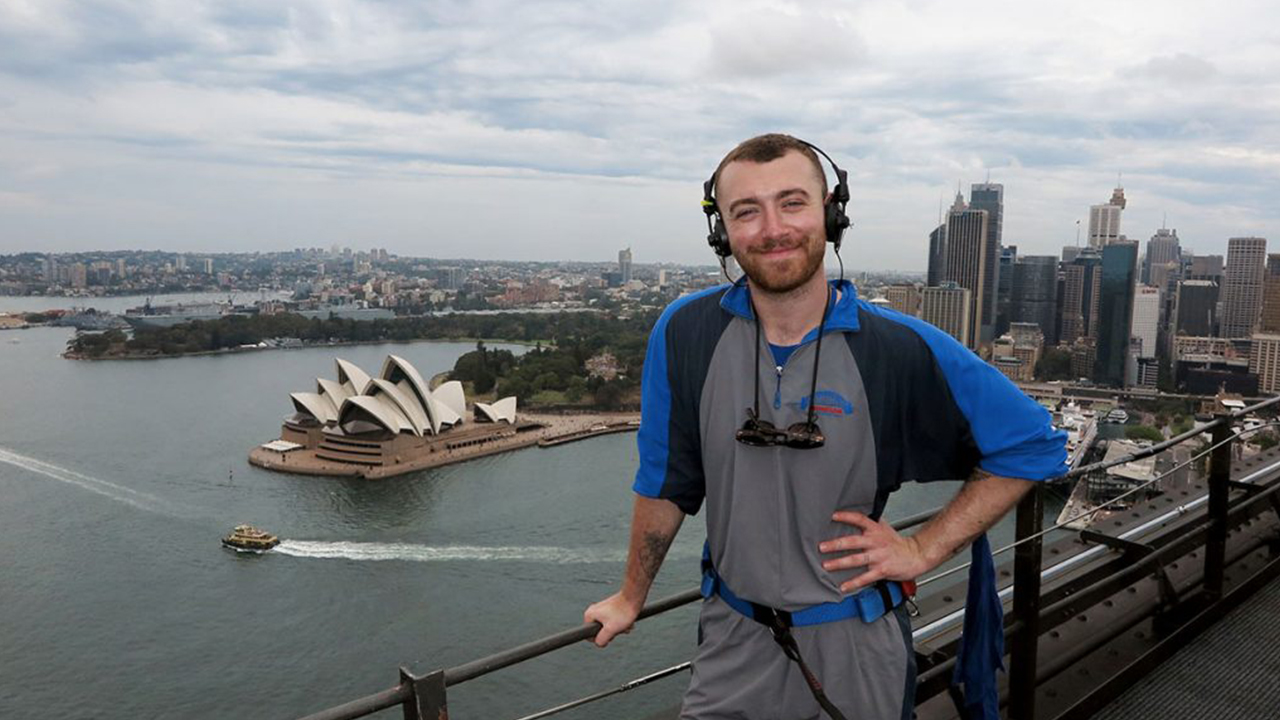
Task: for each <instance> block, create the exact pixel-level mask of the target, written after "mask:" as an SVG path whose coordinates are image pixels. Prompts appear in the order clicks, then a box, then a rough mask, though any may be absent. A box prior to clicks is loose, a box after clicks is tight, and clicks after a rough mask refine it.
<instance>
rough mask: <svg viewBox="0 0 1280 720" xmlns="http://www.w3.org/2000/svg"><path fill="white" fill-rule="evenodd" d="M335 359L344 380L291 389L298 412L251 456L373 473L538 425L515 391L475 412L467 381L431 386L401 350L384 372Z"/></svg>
mask: <svg viewBox="0 0 1280 720" xmlns="http://www.w3.org/2000/svg"><path fill="white" fill-rule="evenodd" d="M335 364H336V366H337V379H336V380H333V379H329V378H316V391H315V392H296V393H292V394H290V395H289V399H290V401H291V402H292V403H293V408H294V411H295V412H294V414H293V415H291V416H289V417H286V418H285V421H284V425H283V427H282V428H281V432H280V438H279V439H278V440H273V441H271V442H269V443H265V444H264V445H262V446H260V447H258V448H256V449H254V451H253V452H252V453H250V455H249V461H250V462H251V463H253V464H255V465H260V466H263V467H267V468H270V469H273V470H283V471H288V472H298V473H303V474H312V475H350V476H364V477H370V476H371V473H375V474H376V473H383V474H390V473H389V472H387V471H393V472H394V471H398V470H397V469H417V468H424V467H433V466H435V465H441V464H445V463H447V462H449V459H448V458H450V457H452V456H453V455H454V454H455V453H456V454H459V455H461V454H462V453H464V452H471V453H473V454H474V453H475V452H476V449H477V448H481V447H495V448H496V447H498V446H499V445H501V444H503V443H504V442H505V443H508V444H511V443H512V438H515V436H516V435H517V434H519V433H520V432H522V431H524V430H527V429H530V428H529V427H525V426H526V425H529V424H528V423H520V422H518V419H517V416H516V402H517V401H516V398H515V397H505V398H502V399H500V400H498V401H497V402H494V403H473V404H472V413H471V418H470V419H468V413H467V400H466V396H465V395H464V392H463V389H462V383H460V382H458V381H456V380H451V381H449V382H446V383H443V384H441V385H440V386H438V387H437V388H436V389H435V390H430V389H428V386H427V382H426V381H425V380H423V378H422V375H421V374H420V373H419V372H418V370H417V368H415V367H414V366H413V365H412V364H410V363H409V362H408V361H407V360H405V359H404V358H401V357H398V356H396V355H388V356H387V358H386V360H385V361H384V362H383V365H382V372H381V373H379V375H378V376H377V377H371V376H370V375H369V374H368V373H366V372H364V370H362V369H360V367H358V366H357V365H355V364H353V363H350V362H348V361H346V360H343V359H341V358H338V359H336V360H335ZM531 427H533V428H536V427H541V426H537V425H536V424H535V425H533V426H531Z"/></svg>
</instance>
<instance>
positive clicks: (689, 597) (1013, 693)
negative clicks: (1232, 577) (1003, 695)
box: [303, 396, 1280, 720]
mask: <svg viewBox="0 0 1280 720" xmlns="http://www.w3.org/2000/svg"><path fill="white" fill-rule="evenodd" d="M1277 403H1280V396H1277V397H1274V398H1271V399H1268V400H1265V401H1263V402H1260V403H1257V404H1255V405H1252V406H1250V407H1246V408H1244V409H1242V410H1239V411H1236V412H1230V413H1228V412H1223V413H1220V414H1218V415H1217V416H1215V418H1214V419H1213V420H1212V421H1210V422H1208V423H1207V424H1204V425H1201V426H1199V427H1196V428H1193V429H1192V430H1189V431H1187V432H1184V433H1182V434H1180V435H1177V436H1175V437H1173V438H1170V439H1169V440H1166V441H1164V442H1160V443H1157V444H1154V445H1152V446H1150V447H1147V448H1145V449H1143V450H1141V451H1139V452H1136V453H1132V454H1129V455H1125V456H1123V457H1119V458H1116V459H1113V460H1110V461H1105V462H1098V463H1093V464H1090V465H1087V466H1084V467H1079V468H1076V469H1075V470H1072V471H1070V472H1068V473H1066V474H1064V475H1063V476H1061V478H1059V479H1061V480H1069V479H1074V478H1080V477H1083V476H1086V475H1089V474H1091V473H1097V472H1101V471H1105V470H1106V469H1107V468H1110V467H1115V466H1118V465H1123V464H1126V463H1130V462H1134V461H1137V460H1142V459H1145V458H1148V457H1153V456H1155V455H1157V454H1159V453H1161V452H1163V451H1165V450H1168V449H1169V448H1172V447H1174V446H1177V445H1180V444H1182V443H1184V442H1188V441H1190V440H1193V439H1195V438H1198V437H1200V436H1201V435H1203V434H1204V433H1206V432H1209V433H1211V438H1212V440H1211V443H1210V445H1209V447H1208V448H1207V449H1205V450H1204V451H1203V452H1201V453H1200V454H1199V455H1196V456H1194V457H1192V458H1191V459H1190V460H1188V461H1186V462H1184V463H1182V464H1179V465H1177V466H1175V467H1174V468H1172V469H1171V470H1169V471H1167V472H1165V473H1163V474H1161V475H1159V476H1157V477H1155V478H1153V479H1152V480H1150V481H1148V482H1146V483H1143V484H1142V485H1140V486H1138V487H1135V488H1133V489H1132V490H1130V491H1129V492H1126V493H1124V494H1122V495H1120V496H1117V497H1115V498H1112V499H1110V500H1108V501H1107V502H1105V503H1102V504H1100V505H1098V506H1096V507H1094V508H1092V509H1091V510H1089V511H1087V512H1086V513H1081V514H1080V515H1079V516H1077V517H1074V518H1070V519H1069V520H1068V521H1065V522H1062V523H1058V524H1056V525H1054V526H1051V527H1049V528H1044V527H1043V513H1044V509H1043V508H1044V501H1043V485H1042V484H1037V486H1036V488H1035V489H1034V491H1032V492H1029V493H1027V494H1026V496H1024V498H1023V499H1022V501H1020V502H1019V504H1018V506H1017V510H1016V519H1015V524H1016V538H1015V542H1013V543H1011V544H1010V545H1007V546H1005V547H1003V548H1000V549H998V550H996V551H994V554H996V555H999V554H1002V553H1006V552H1009V551H1014V554H1015V555H1014V562H1013V565H1014V571H1013V575H1014V577H1013V583H1012V585H1011V586H1010V587H1008V588H1005V589H1003V590H1001V596H1002V598H1006V597H1007V596H1008V594H1010V593H1012V595H1013V611H1012V614H1011V616H1010V618H1009V622H1008V623H1007V624H1006V629H1005V633H1006V637H1008V638H1009V639H1010V640H1011V652H1010V655H1011V662H1010V674H1009V688H1010V690H1009V696H1008V717H1009V718H1010V720H1031V718H1033V717H1034V715H1035V692H1036V684H1037V677H1038V667H1037V650H1038V641H1039V638H1040V636H1041V634H1042V633H1043V632H1048V631H1049V630H1050V629H1051V628H1052V626H1055V625H1057V624H1059V622H1060V621H1050V622H1048V623H1046V622H1045V618H1052V617H1058V616H1060V615H1061V614H1062V613H1063V611H1065V610H1070V609H1074V608H1076V607H1079V606H1080V605H1081V603H1083V602H1087V601H1089V600H1091V599H1092V600H1094V601H1095V602H1097V601H1100V600H1101V599H1102V598H1104V597H1106V596H1107V594H1109V593H1113V592H1115V591H1116V588H1117V587H1120V586H1122V585H1123V583H1126V582H1133V581H1134V580H1135V579H1138V578H1141V577H1143V576H1144V575H1151V574H1152V572H1153V569H1154V571H1155V572H1157V573H1160V568H1161V567H1162V566H1161V563H1162V561H1165V560H1167V559H1168V558H1170V557H1177V556H1178V555H1179V554H1181V553H1185V552H1187V550H1188V548H1190V547H1192V546H1193V545H1194V543H1196V542H1203V543H1204V546H1205V549H1206V551H1205V558H1204V589H1203V596H1202V597H1201V598H1200V599H1199V600H1200V603H1201V605H1204V604H1206V603H1212V602H1213V601H1215V600H1217V599H1220V598H1221V597H1222V594H1223V572H1224V567H1225V564H1226V563H1225V555H1226V544H1227V530H1228V526H1229V518H1228V514H1229V511H1233V512H1241V511H1244V510H1245V509H1247V507H1248V506H1252V505H1254V504H1255V503H1258V502H1261V501H1263V500H1269V501H1270V502H1271V503H1272V505H1273V507H1274V508H1275V509H1276V512H1277V514H1278V515H1280V484H1276V485H1274V486H1273V487H1270V488H1268V489H1267V490H1266V491H1264V492H1253V493H1250V494H1249V496H1248V497H1247V498H1245V500H1244V501H1243V502H1241V503H1238V504H1237V506H1236V508H1234V509H1232V508H1230V507H1229V502H1228V500H1229V497H1228V496H1229V493H1230V491H1231V490H1232V489H1245V488H1244V487H1243V483H1238V482H1233V481H1232V480H1231V478H1230V461H1231V456H1230V453H1231V445H1232V443H1233V442H1234V441H1235V440H1236V439H1238V438H1239V437H1240V435H1241V434H1242V433H1237V432H1236V430H1235V428H1234V426H1235V423H1236V422H1237V421H1239V420H1240V419H1241V418H1243V417H1244V416H1246V415H1248V414H1251V413H1254V412H1257V411H1259V410H1264V409H1267V408H1270V407H1272V406H1274V405H1276V404H1277ZM1275 424H1276V423H1269V424H1267V425H1264V426H1262V427H1260V428H1253V429H1251V430H1249V431H1247V432H1253V431H1256V430H1260V429H1262V428H1264V427H1270V426H1272V425H1275ZM1206 454H1207V455H1209V456H1210V463H1209V478H1208V480H1209V496H1208V506H1209V507H1208V514H1207V518H1206V520H1205V521H1204V523H1203V524H1204V525H1206V526H1207V528H1206V529H1205V533H1206V536H1207V539H1205V540H1201V539H1200V538H1198V537H1194V536H1188V537H1184V538H1183V539H1182V540H1180V541H1178V542H1175V543H1171V544H1169V545H1167V546H1165V547H1162V548H1159V549H1152V548H1147V550H1145V551H1144V553H1143V555H1142V557H1141V558H1140V559H1137V560H1135V561H1134V562H1133V563H1131V564H1130V565H1129V566H1127V567H1126V568H1125V569H1124V570H1123V571H1122V572H1120V573H1118V574H1116V575H1113V576H1110V577H1108V578H1104V579H1101V580H1096V581H1094V582H1092V583H1091V584H1089V585H1087V586H1085V587H1083V588H1080V589H1076V590H1074V591H1073V592H1071V593H1070V594H1069V596H1067V597H1063V598H1059V599H1057V600H1056V601H1055V602H1053V603H1051V604H1049V605H1045V606H1042V600H1043V598H1042V593H1041V582H1042V579H1044V578H1045V577H1046V576H1051V575H1052V574H1053V571H1054V569H1053V568H1050V569H1048V570H1046V569H1044V568H1043V548H1044V538H1045V536H1046V535H1047V534H1048V533H1050V532H1053V531H1055V530H1060V529H1061V528H1062V527H1064V526H1065V524H1066V523H1067V522H1071V521H1073V520H1077V519H1080V518H1082V517H1084V516H1087V515H1091V514H1094V513H1098V512H1102V511H1104V510H1107V509H1108V508H1109V507H1110V506H1111V505H1113V504H1115V503H1117V502H1118V501H1120V500H1122V499H1125V498H1126V497H1127V496H1129V495H1131V494H1133V493H1135V492H1138V491H1140V490H1142V489H1144V488H1146V487H1148V486H1150V485H1151V484H1153V483H1155V482H1158V481H1159V480H1160V479H1162V478H1163V477H1166V476H1168V475H1169V474H1171V473H1172V472H1173V471H1175V470H1177V469H1180V468H1182V467H1185V466H1186V465H1189V464H1191V463H1193V462H1195V461H1196V460H1198V459H1199V458H1200V457H1203V456H1204V455H1206ZM1179 510H1182V508H1179ZM937 512H938V511H937V510H934V511H929V512H924V513H919V514H916V515H912V516H909V517H906V518H902V519H900V520H898V521H896V522H894V523H892V526H893V527H894V529H895V530H899V531H901V530H905V529H907V528H910V527H914V526H916V525H920V524H923V523H925V522H927V521H928V520H929V519H931V518H932V517H933V516H934V515H935V514H936V513H937ZM1093 535H1094V536H1096V537H1092V538H1091V539H1094V540H1095V541H1098V537H1101V538H1102V539H1103V541H1109V540H1114V541H1115V542H1117V543H1124V542H1129V541H1127V540H1124V539H1121V538H1107V537H1106V536H1097V534H1096V533H1095V534H1093ZM1131 545H1135V546H1137V547H1141V548H1146V546H1141V545H1137V544H1136V543H1131ZM1095 549H1101V550H1107V549H1110V548H1109V547H1107V546H1105V545H1103V546H1099V548H1095ZM1085 554H1088V553H1082V555H1085ZM1065 564H1066V563H1063V565H1065ZM966 567H968V564H967V563H966V564H962V565H959V566H957V567H953V568H950V569H948V570H946V571H943V572H940V573H937V574H935V575H933V576H930V577H928V578H925V579H922V580H921V581H920V582H919V585H922V586H923V585H927V584H930V583H934V582H937V581H939V580H942V579H943V578H946V577H948V576H950V575H953V574H955V573H958V572H960V571H961V570H963V569H965V568H966ZM701 597H702V596H701V593H700V591H699V589H698V588H693V589H690V590H687V591H685V592H682V593H679V594H676V595H672V596H670V597H667V598H664V599H661V600H658V601H656V602H653V603H651V604H649V605H647V606H646V607H645V608H644V609H643V610H642V611H641V612H640V615H639V618H638V620H644V619H646V618H650V617H653V616H655V615H660V614H662V613H665V612H668V611H670V610H673V609H676V608H679V607H682V606H685V605H689V604H691V603H693V602H695V601H697V600H700V599H701ZM961 614H962V611H955V612H953V613H951V614H949V615H947V616H944V617H943V618H941V619H939V620H936V621H934V622H933V623H931V624H929V625H928V626H926V627H924V628H920V629H917V630H915V631H914V633H913V635H914V637H915V638H916V639H917V640H920V639H921V638H925V639H927V638H930V637H933V636H935V635H938V634H940V633H941V632H943V631H945V630H947V629H953V628H954V626H955V625H956V624H957V623H958V622H959V619H960V616H961ZM599 630H600V624H599V623H592V624H590V625H582V626H579V627H574V628H570V629H567V630H563V631H561V632H558V633H555V634H553V635H549V636H547V637H544V638H541V639H539V640H535V641H532V642H529V643H525V644H523V645H519V646H517V647H513V648H509V649H507V650H504V651H501V652H499V653H495V654H493V655H489V656H487V657H483V658H480V659H478V660H474V661H472V662H468V663H465V664H462V665H458V666H456V667H453V668H449V669H445V670H436V671H434V672H432V673H429V674H427V675H423V676H417V675H414V674H412V673H411V672H410V671H409V670H407V669H406V668H403V667H402V668H401V669H400V681H399V683H398V684H397V685H396V686H394V687H391V688H388V689H386V690H383V691H381V692H378V693H374V694H372V695H367V696H365V697H362V698H358V699H356V700H352V701H351V702H347V703H344V704H342V705H338V706H335V707H331V708H328V709H326V710H323V711H321V712H318V713H315V714H313V715H308V716H306V717H305V718H303V720H353V719H354V718H360V717H365V716H367V715H370V714H373V713H375V712H378V711H381V710H386V709H388V708H392V707H395V706H397V705H398V706H401V707H402V708H403V711H404V717H405V719H406V720H428V719H429V720H447V718H448V710H447V689H448V688H450V687H453V686H456V685H459V684H461V683H464V682H467V681H469V680H474V679H476V678H478V677H481V676H484V675H488V674H489V673H492V672H495V671H497V670H501V669H503V668H506V667H510V666H511V665H515V664H517V663H521V662H524V661H526V660H531V659H533V658H536V657H539V656H542V655H545V654H547V653H550V652H553V651H555V650H558V649H561V648H564V647H568V646H570V645H575V644H577V643H580V642H582V641H584V640H590V639H592V638H594V637H595V635H596V633H597V632H599ZM954 665H955V657H954V655H953V656H951V657H949V658H946V659H944V660H941V661H940V662H936V663H934V664H932V665H931V666H930V667H928V668H922V670H921V672H920V677H919V684H918V686H919V687H920V688H921V690H922V691H928V690H927V689H928V688H931V687H939V686H945V684H946V682H947V680H948V679H949V676H950V673H951V670H952V669H953V668H954ZM689 666H690V663H688V662H683V663H680V664H677V665H674V666H672V667H669V668H666V669H664V670H660V671H658V672H655V673H651V674H649V675H646V676H643V677H640V678H636V679H635V680H631V681H628V682H626V683H623V684H622V685H619V686H617V687H615V688H611V689H607V690H603V691H601V692H597V693H593V694H591V695H588V696H585V697H583V698H579V699H576V700H573V701H570V702H567V703H564V704H562V705H557V706H555V707H552V708H548V709H546V710H542V711H539V712H536V713H534V714H532V715H527V716H525V717H523V718H520V720H536V719H538V718H543V717H547V716H550V715H552V714H555V713H558V712H561V711H563V710H568V709H570V708H574V707H579V706H582V705H585V704H587V703H589V702H594V701H596V700H600V699H603V698H606V697H610V696H613V695H616V694H618V693H620V692H625V691H627V690H630V689H632V688H635V687H639V686H641V685H645V684H648V683H650V682H653V681H656V680H659V679H662V678H665V677H669V676H671V675H674V674H676V673H679V672H681V671H684V670H687V669H688V668H689ZM953 699H956V698H955V695H954V694H953ZM957 702H958V700H957Z"/></svg>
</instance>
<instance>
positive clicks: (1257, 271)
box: [1218, 237, 1267, 338]
mask: <svg viewBox="0 0 1280 720" xmlns="http://www.w3.org/2000/svg"><path fill="white" fill-rule="evenodd" d="M1266 256H1267V240H1266V238H1259V237H1237V238H1231V239H1229V240H1227V268H1226V273H1225V274H1224V276H1223V280H1222V318H1221V320H1220V321H1219V323H1218V329H1219V331H1220V332H1221V335H1222V337H1224V338H1247V337H1249V336H1251V335H1253V331H1254V330H1255V329H1256V328H1257V326H1258V317H1259V316H1260V315H1261V313H1262V278H1263V273H1264V272H1265V271H1266V267H1265V262H1266Z"/></svg>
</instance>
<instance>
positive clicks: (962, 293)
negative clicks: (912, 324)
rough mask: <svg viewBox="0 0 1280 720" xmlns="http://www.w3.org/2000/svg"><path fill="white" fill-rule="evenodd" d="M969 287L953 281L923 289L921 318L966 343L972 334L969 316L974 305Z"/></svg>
mask: <svg viewBox="0 0 1280 720" xmlns="http://www.w3.org/2000/svg"><path fill="white" fill-rule="evenodd" d="M970 295H971V293H970V292H969V289H968V288H963V287H960V286H959V285H957V284H955V283H953V282H944V283H942V284H941V285H939V286H937V287H928V288H925V289H924V290H922V291H921V293H920V297H921V308H920V319H921V320H924V321H925V322H927V323H930V324H932V325H934V326H936V327H937V328H938V329H939V330H941V331H943V332H945V333H946V334H948V335H950V336H951V337H953V338H955V339H956V340H958V341H960V342H962V343H965V342H968V338H969V336H970V335H972V331H971V326H972V323H970V317H969V310H970V307H971V306H972V305H973V302H972V299H971V298H970Z"/></svg>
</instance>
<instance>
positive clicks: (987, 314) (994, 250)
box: [969, 183, 1004, 347]
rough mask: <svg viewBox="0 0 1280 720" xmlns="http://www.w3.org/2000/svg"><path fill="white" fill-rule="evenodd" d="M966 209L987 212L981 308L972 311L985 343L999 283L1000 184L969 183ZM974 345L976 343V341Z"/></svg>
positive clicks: (990, 334) (991, 328)
mask: <svg viewBox="0 0 1280 720" xmlns="http://www.w3.org/2000/svg"><path fill="white" fill-rule="evenodd" d="M969 209H970V210H982V211H985V212H986V213H987V232H986V242H985V245H986V247H985V248H984V249H983V269H982V270H983V281H982V288H981V291H982V301H981V306H982V307H981V312H979V313H975V314H974V324H976V325H978V326H979V336H978V341H979V342H983V343H989V342H991V341H992V340H993V339H995V336H996V325H997V322H996V317H997V310H998V305H999V303H998V299H997V297H996V296H997V288H999V286H1000V244H1001V242H1002V241H1003V237H1004V185H1001V184H1000V183H974V184H973V185H971V186H970V187H969ZM974 347H977V346H976V345H975V346H974Z"/></svg>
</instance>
